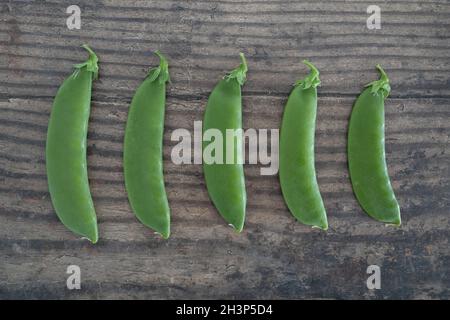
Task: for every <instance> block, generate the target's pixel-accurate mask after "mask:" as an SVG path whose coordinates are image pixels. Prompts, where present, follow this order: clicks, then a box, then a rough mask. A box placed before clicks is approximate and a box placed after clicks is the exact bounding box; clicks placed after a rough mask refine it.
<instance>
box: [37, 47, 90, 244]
mask: <svg viewBox="0 0 450 320" xmlns="http://www.w3.org/2000/svg"><path fill="white" fill-rule="evenodd" d="M83 47H84V48H85V49H86V50H87V51H88V52H89V59H88V60H87V61H86V62H84V63H81V64H78V65H75V71H74V72H73V73H72V75H71V76H70V77H68V78H67V79H66V80H64V82H63V84H62V85H61V87H60V88H59V90H58V92H57V94H56V96H55V99H54V101H53V107H52V111H51V115H50V121H49V124H48V132H47V143H46V168H47V179H48V186H49V191H50V196H51V199H52V203H53V207H54V208H55V211H56V214H57V215H58V217H59V219H60V220H61V222H62V223H63V224H64V225H65V226H66V227H67V228H68V229H69V230H71V231H73V232H75V233H77V234H79V235H81V236H83V237H86V238H88V239H89V240H90V241H91V242H92V243H96V242H97V240H98V229H97V218H96V214H95V209H94V204H93V201H92V197H91V193H90V190H89V181H88V173H87V163H86V137H87V130H88V121H89V113H90V108H91V90H92V80H93V79H96V78H97V74H98V65H97V62H98V59H97V56H96V55H95V53H94V52H93V51H92V50H91V49H90V48H89V47H88V46H87V45H83Z"/></svg>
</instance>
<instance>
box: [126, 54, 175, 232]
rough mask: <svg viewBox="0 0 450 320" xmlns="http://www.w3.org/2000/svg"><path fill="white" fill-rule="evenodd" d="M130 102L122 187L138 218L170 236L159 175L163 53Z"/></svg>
mask: <svg viewBox="0 0 450 320" xmlns="http://www.w3.org/2000/svg"><path fill="white" fill-rule="evenodd" d="M156 55H158V57H159V58H160V65H159V67H156V68H153V69H151V70H150V72H149V73H148V76H147V78H146V79H145V80H144V82H143V83H142V84H141V85H140V86H139V88H138V89H137V91H136V93H135V95H134V97H133V100H132V101H131V106H130V111H129V114H128V121H127V126H126V131H125V142H124V149H123V157H124V174H125V186H126V190H127V192H128V199H129V201H130V205H131V207H132V209H133V211H134V213H135V214H136V216H137V217H138V219H139V220H140V221H141V222H142V223H143V224H144V225H146V226H147V227H149V228H152V229H154V230H155V231H156V232H157V233H159V234H161V236H162V237H163V238H164V239H167V238H168V237H169V235H170V208H169V203H168V201H167V195H166V190H165V186H164V176H163V134H164V114H165V104H166V82H167V81H170V78H169V65H168V63H167V60H166V59H165V58H164V56H163V55H162V54H161V53H159V52H158V51H156Z"/></svg>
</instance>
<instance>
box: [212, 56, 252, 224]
mask: <svg viewBox="0 0 450 320" xmlns="http://www.w3.org/2000/svg"><path fill="white" fill-rule="evenodd" d="M240 56H241V60H242V63H241V65H240V66H239V67H238V68H236V69H234V70H233V71H232V72H231V73H230V74H229V75H227V76H225V77H224V78H223V79H222V80H220V81H219V83H218V84H217V85H216V86H215V88H214V90H213V91H212V92H211V94H210V96H209V99H208V104H207V106H206V110H205V115H204V120H203V135H204V137H205V133H206V132H208V130H211V129H212V130H216V131H217V132H218V133H220V134H221V136H222V137H223V144H222V146H221V147H223V148H222V150H221V151H222V157H220V159H221V160H219V161H218V162H219V163H217V162H213V163H208V162H209V161H208V160H207V159H205V150H208V148H209V145H210V144H212V143H213V141H211V142H209V141H203V156H204V159H203V172H204V175H205V180H206V187H207V189H208V194H209V197H210V198H211V200H212V202H213V203H214V205H215V207H216V208H217V210H218V211H219V213H220V215H221V216H222V217H223V218H224V219H225V220H226V221H227V222H228V223H229V224H230V225H231V226H232V227H233V228H234V229H235V231H236V232H241V231H242V229H243V227H244V220H245V208H246V201H247V196H246V191H245V179H244V168H243V163H242V162H243V161H242V160H243V159H242V135H239V134H237V135H234V136H233V138H232V139H233V140H232V141H231V143H232V144H231V145H232V148H230V149H228V148H227V147H226V145H227V141H225V140H226V136H227V133H226V131H227V130H228V129H231V130H242V101H241V100H242V99H241V86H242V85H243V84H244V82H245V78H246V73H247V63H246V61H245V58H244V55H243V54H242V53H241V54H240ZM228 142H229V141H228ZM229 145H230V144H229ZM231 152H232V154H231ZM231 158H232V161H227V159H231ZM220 162H221V163H220Z"/></svg>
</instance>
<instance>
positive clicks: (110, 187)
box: [0, 0, 450, 299]
mask: <svg viewBox="0 0 450 320" xmlns="http://www.w3.org/2000/svg"><path fill="white" fill-rule="evenodd" d="M71 4H78V5H79V6H80V7H81V9H82V29H81V30H72V31H71V30H68V29H67V27H66V18H67V16H68V15H67V14H66V13H65V11H66V7H67V6H68V5H71ZM371 4H377V5H379V6H380V7H381V9H382V29H381V30H368V29H367V27H366V19H367V17H368V15H367V14H366V9H367V7H368V6H369V5H371ZM449 18H450V2H449V1H446V0H433V1H406V0H396V1H367V0H351V1H350V0H349V1H345V0H317V1H294V0H287V1H282V0H251V1H243V0H219V1H207V0H202V1H163V0H161V1H137V0H133V1H112V0H110V1H106V0H105V1H88V0H79V1H56V0H55V1H4V0H1V1H0V115H1V116H0V128H1V130H0V147H1V148H0V182H1V184H0V298H76V299H78V298H82V299H92V298H120V299H122V298H152V299H160V298H251V299H253V298H255V299H257V298H258V299H259V298H290V299H297V298H346V299H348V298H382V299H385V298H401V299H405V298H433V299H436V298H450V289H449V286H450V270H449V265H450V250H449V236H450V231H449V224H450V223H449V222H450V217H449V207H450V193H449V191H450V184H449V182H450V181H449V176H450V175H449V173H450V172H449V164H450V150H449V129H450V123H449V116H450V110H449V106H450V76H449V72H450V69H449V68H450V66H449V61H450V54H449V52H450V51H449V50H450V43H449V39H450V22H449V21H450V20H449ZM82 43H88V44H89V45H90V46H91V47H92V48H93V49H94V50H95V51H96V52H97V54H98V55H99V58H100V61H101V64H100V68H101V71H100V80H99V81H97V82H95V85H94V91H93V102H92V116H91V122H90V127H89V137H88V144H89V149H88V164H89V176H90V183H91V189H92V194H93V197H94V201H95V204H96V209H97V214H98V220H99V229H100V237H101V239H100V241H99V243H98V244H97V245H91V244H89V243H88V242H87V241H85V240H81V239H77V237H76V236H75V235H74V234H72V233H71V232H69V231H68V230H66V229H65V228H64V227H63V225H62V224H61V223H60V222H59V221H58V219H57V217H56V215H55V213H54V210H53V208H52V205H51V202H50V199H49V193H48V189H47V181H46V174H45V157H44V147H45V138H46V130H47V123H48V118H49V113H50V110H51V105H52V99H53V97H54V95H55V93H56V90H57V88H58V86H59V85H60V84H61V82H62V81H63V79H64V78H65V77H66V76H68V75H69V74H70V73H71V69H72V65H73V64H74V63H78V62H80V61H82V60H84V59H85V57H86V53H85V52H84V51H83V50H82V49H80V47H79V46H80V45H81V44H82ZM156 49H159V50H161V51H162V52H163V53H165V54H166V55H167V57H168V58H169V60H170V66H171V69H170V70H171V76H172V82H173V83H172V84H171V85H170V87H169V89H168V90H169V91H168V98H167V117H166V125H167V126H166V127H167V130H166V133H165V150H164V151H165V173H166V181H167V190H168V196H169V200H170V206H171V209H172V217H173V222H172V237H171V238H170V239H169V240H168V241H164V240H162V239H160V238H159V237H158V236H156V235H154V234H153V232H152V231H151V230H149V229H147V228H145V227H144V226H143V225H141V224H140V223H139V222H138V221H137V219H136V218H135V217H134V215H133V213H132V212H131V210H130V207H129V204H128V202H127V198H126V194H125V190H124V182H123V174H122V140H123V132H124V126H125V121H126V117H127V111H128V107H129V103H130V101H131V98H132V95H133V92H134V90H135V89H136V87H137V86H138V85H139V83H140V82H141V81H142V80H143V79H144V77H145V75H146V71H147V69H148V68H149V67H151V66H154V65H155V64H156V63H157V59H156V58H155V57H154V56H153V55H152V51H154V50H156ZM239 51H242V52H244V53H245V54H246V56H247V59H248V63H249V73H248V82H247V84H246V85H245V87H244V89H243V104H244V126H245V128H278V127H279V124H280V118H281V114H282V110H283V106H284V104H285V102H286V99H287V95H288V93H289V91H290V88H291V84H292V83H293V82H294V81H295V80H296V79H297V78H299V77H303V76H304V75H305V73H306V72H307V69H306V67H305V66H303V65H302V64H301V62H300V61H301V60H302V59H304V58H308V59H310V60H311V61H312V62H313V63H315V64H316V65H317V67H318V68H319V69H320V70H321V79H322V86H321V87H320V89H319V109H318V122H317V138H316V141H317V143H316V162H317V171H318V179H319V184H320V188H321V191H322V195H323V198H324V201H325V205H326V208H327V210H328V215H329V222H330V229H329V231H328V232H327V233H325V232H321V231H318V230H312V229H311V228H309V227H306V226H303V225H301V224H299V223H296V222H295V221H294V219H293V218H292V216H291V215H290V214H289V212H288V210H287V209H286V206H285V204H284V202H283V199H282V197H281V192H280V186H279V182H278V178H277V176H260V175H259V166H255V165H253V166H250V165H249V166H246V168H245V172H246V183H247V188H248V212H247V222H246V227H245V230H244V232H243V233H242V234H240V235H236V234H234V233H233V232H232V230H231V229H230V228H229V227H227V226H226V224H225V223H224V221H223V220H222V219H221V218H220V217H219V215H218V213H217V212H216V210H215V209H214V207H213V206H212V205H211V203H210V201H209V199H208V196H207V192H206V189H205V184H204V181H203V176H202V170H201V166H199V165H182V166H177V165H174V164H172V163H171V162H170V151H171V148H172V147H173V146H174V144H175V143H174V142H171V141H170V134H171V132H172V131H173V130H174V129H175V128H187V129H189V130H192V129H193V122H194V120H201V119H202V114H203V110H204V107H205V104H206V100H207V97H208V93H209V92H210V90H211V88H212V87H213V86H214V84H215V83H216V81H217V80H218V79H219V78H220V77H221V76H222V75H223V74H224V72H226V71H228V70H230V69H232V68H234V67H235V66H236V65H237V64H238V63H239V57H238V53H239ZM377 63H381V64H382V65H383V67H384V68H385V69H386V71H387V73H388V74H389V76H390V78H391V81H392V95H391V97H390V98H389V99H388V100H387V102H386V156H387V162H388V166H389V172H390V175H391V177H392V183H393V186H394V189H395V191H396V194H397V197H398V200H399V202H400V206H401V209H402V217H403V225H402V227H401V228H398V229H395V228H392V227H386V226H384V225H383V224H382V223H378V222H376V221H374V220H372V219H370V218H369V217H367V216H366V215H365V214H364V213H363V212H362V210H361V209H360V208H359V206H358V204H357V202H356V200H355V198H354V196H353V194H352V189H351V185H350V182H349V177H348V171H347V163H346V160H347V159H346V132H347V125H348V118H349V115H350V112H351V108H352V103H353V102H354V100H355V97H356V96H357V94H358V93H359V92H360V91H361V88H362V87H363V85H365V84H366V83H368V82H370V81H372V80H374V79H376V78H378V74H377V72H376V70H375V68H374V66H375V64H377ZM71 264H75V265H79V266H80V267H81V270H82V289H81V290H79V291H76V290H74V291H69V290H67V289H66V283H65V281H66V277H67V275H66V273H65V272H66V268H67V266H68V265H71ZM371 264H377V265H379V266H380V267H381V272H382V284H381V285H382V288H381V290H375V291H370V290H368V289H367V287H366V279H367V276H368V275H367V274H366V268H367V266H368V265H371Z"/></svg>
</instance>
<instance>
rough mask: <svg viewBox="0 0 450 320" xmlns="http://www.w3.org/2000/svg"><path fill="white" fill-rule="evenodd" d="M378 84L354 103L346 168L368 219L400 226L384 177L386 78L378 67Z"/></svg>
mask: <svg viewBox="0 0 450 320" xmlns="http://www.w3.org/2000/svg"><path fill="white" fill-rule="evenodd" d="M377 68H378V70H379V71H380V73H381V78H380V80H377V81H374V82H371V83H369V84H368V85H367V86H366V88H365V89H364V91H363V92H362V93H361V94H360V96H359V97H358V99H357V100H356V102H355V104H354V107H353V110H352V114H351V118H350V125H349V130H348V164H349V170H350V178H351V181H352V186H353V191H354V193H355V195H356V198H357V199H358V202H359V203H360V205H361V207H362V208H363V209H364V210H365V211H366V212H367V213H368V214H369V216H371V217H372V218H374V219H376V220H379V221H382V222H386V223H388V224H391V225H395V226H399V225H400V224H401V218H400V207H399V205H398V202H397V199H396V198H395V194H394V191H393V189H392V186H391V182H390V179H389V175H388V170H387V165H386V158H385V146H384V100H385V99H386V98H387V96H388V95H389V93H390V90H391V88H390V85H389V78H388V77H387V75H386V73H385V72H384V70H383V69H382V68H381V66H379V65H377Z"/></svg>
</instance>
